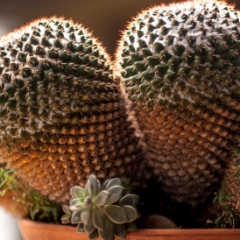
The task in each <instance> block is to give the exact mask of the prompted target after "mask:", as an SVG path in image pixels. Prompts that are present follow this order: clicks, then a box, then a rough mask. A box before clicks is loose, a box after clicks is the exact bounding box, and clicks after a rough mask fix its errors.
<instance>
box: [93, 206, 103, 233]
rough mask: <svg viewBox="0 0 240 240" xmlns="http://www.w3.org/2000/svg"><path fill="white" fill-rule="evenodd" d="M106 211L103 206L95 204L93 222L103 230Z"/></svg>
mask: <svg viewBox="0 0 240 240" xmlns="http://www.w3.org/2000/svg"><path fill="white" fill-rule="evenodd" d="M104 216H105V215H104V212H103V210H102V208H100V207H98V206H95V207H94V210H93V223H94V225H95V226H96V228H98V229H100V230H103V229H104V224H105V222H104V221H103V219H104Z"/></svg>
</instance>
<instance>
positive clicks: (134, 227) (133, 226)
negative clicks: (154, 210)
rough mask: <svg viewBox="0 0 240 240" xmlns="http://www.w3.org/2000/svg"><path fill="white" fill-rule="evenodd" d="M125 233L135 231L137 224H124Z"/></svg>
mask: <svg viewBox="0 0 240 240" xmlns="http://www.w3.org/2000/svg"><path fill="white" fill-rule="evenodd" d="M126 226H127V231H135V230H136V229H137V224H136V223H135V222H128V223H126Z"/></svg>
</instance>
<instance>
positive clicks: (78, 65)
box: [0, 17, 149, 204]
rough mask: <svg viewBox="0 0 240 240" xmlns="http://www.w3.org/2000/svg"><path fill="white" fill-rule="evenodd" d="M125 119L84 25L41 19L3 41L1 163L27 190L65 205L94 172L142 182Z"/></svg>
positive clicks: (104, 61) (106, 64)
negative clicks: (74, 191)
mask: <svg viewBox="0 0 240 240" xmlns="http://www.w3.org/2000/svg"><path fill="white" fill-rule="evenodd" d="M127 118H128V116H127V112H126V110H125V106H124V101H123V100H122V96H121V93H120V90H119V88H118V85H117V84H116V82H115V81H114V80H113V77H112V67H111V64H110V58H109V56H108V55H107V53H106V52H105V50H104V49H103V48H102V46H101V44H100V43H99V42H98V41H97V40H96V39H95V38H93V37H92V35H91V34H90V33H89V32H88V31H87V30H86V29H84V28H83V27H82V26H81V25H79V24H75V23H73V22H72V21H67V20H65V19H62V18H55V17H53V18H49V19H47V18H43V19H39V20H36V21H33V22H32V23H30V24H29V25H26V26H24V27H22V28H21V29H19V30H16V31H15V32H13V33H10V34H8V35H6V36H4V37H2V38H0V153H1V159H0V162H1V163H5V164H6V165H5V167H6V168H14V169H16V170H17V171H16V173H15V175H16V177H17V178H18V179H20V180H21V181H22V182H23V183H24V184H26V185H28V186H30V187H31V188H32V189H34V190H38V191H40V193H41V194H43V195H45V196H48V197H49V199H50V200H53V201H56V202H58V203H61V204H62V203H64V202H67V201H68V199H69V197H70V194H69V189H70V188H71V186H74V185H76V184H80V185H82V186H83V185H84V184H85V182H86V179H87V177H88V176H89V175H90V174H91V173H95V174H96V176H97V177H98V178H100V179H104V178H107V177H115V176H121V175H126V176H132V175H135V176H134V177H136V176H137V175H138V176H139V177H141V176H142V174H143V175H144V173H143V172H142V170H143V169H144V166H141V165H142V164H143V162H142V163H141V162H140V157H141V149H140V148H139V144H138V139H137V137H136V136H135V135H134V128H133V127H132V126H131V122H130V121H129V120H128V119H127ZM136 170H139V171H136ZM147 174H149V173H145V175H147Z"/></svg>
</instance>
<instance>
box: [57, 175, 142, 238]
mask: <svg viewBox="0 0 240 240" xmlns="http://www.w3.org/2000/svg"><path fill="white" fill-rule="evenodd" d="M70 192H71V195H72V198H71V200H70V206H66V205H65V206H63V210H64V212H65V214H64V215H63V216H62V222H63V223H64V224H67V223H69V222H71V223H72V224H78V226H77V230H78V232H86V233H87V234H88V236H89V239H96V238H98V237H99V236H100V237H101V239H114V236H115V237H118V238H121V239H126V231H127V230H134V229H136V224H135V223H134V221H135V220H136V219H137V218H138V217H139V216H140V215H139V213H138V211H137V210H136V208H135V207H136V205H137V203H138V200H139V197H138V196H137V195H135V194H131V193H129V189H127V188H124V187H123V183H122V181H121V179H120V178H113V179H108V180H106V181H105V182H104V183H103V184H102V185H101V183H100V181H99V180H98V179H97V178H96V176H95V175H91V176H89V178H88V181H87V183H86V185H85V187H84V188H82V187H80V186H73V187H72V188H71V190H70Z"/></svg>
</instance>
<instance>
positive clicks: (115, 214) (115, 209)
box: [103, 205, 129, 224]
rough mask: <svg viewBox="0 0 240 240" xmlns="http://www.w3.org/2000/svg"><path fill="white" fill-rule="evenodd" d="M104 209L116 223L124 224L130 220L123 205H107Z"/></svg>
mask: <svg viewBox="0 0 240 240" xmlns="http://www.w3.org/2000/svg"><path fill="white" fill-rule="evenodd" d="M103 211H104V213H105V214H106V215H107V216H108V217H109V219H110V220H111V221H112V222H114V223H117V224H122V223H126V222H128V221H129V219H128V217H127V214H126V212H125V210H124V209H123V208H122V207H119V206H116V205H107V206H104V207H103Z"/></svg>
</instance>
